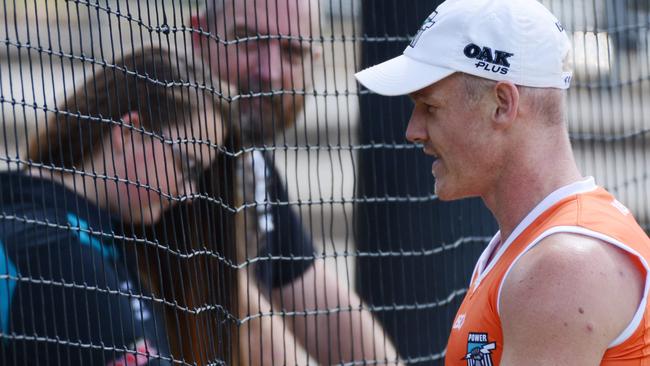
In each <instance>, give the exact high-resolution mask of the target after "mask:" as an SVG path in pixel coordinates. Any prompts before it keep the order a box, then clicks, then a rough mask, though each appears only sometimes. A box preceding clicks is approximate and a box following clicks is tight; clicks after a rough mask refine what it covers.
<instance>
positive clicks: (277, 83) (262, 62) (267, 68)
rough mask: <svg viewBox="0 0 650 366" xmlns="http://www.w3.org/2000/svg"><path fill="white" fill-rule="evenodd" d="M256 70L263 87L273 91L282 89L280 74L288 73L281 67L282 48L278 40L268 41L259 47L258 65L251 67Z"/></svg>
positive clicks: (283, 66) (286, 66) (285, 66)
mask: <svg viewBox="0 0 650 366" xmlns="http://www.w3.org/2000/svg"><path fill="white" fill-rule="evenodd" d="M253 67H256V68H257V70H258V77H259V80H260V82H261V83H262V84H263V86H264V87H270V88H271V89H273V90H276V89H280V88H282V73H283V72H288V70H283V68H288V67H289V66H288V65H282V48H281V45H280V42H279V41H278V40H270V41H269V42H263V43H260V45H259V65H253Z"/></svg>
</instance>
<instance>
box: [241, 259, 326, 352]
mask: <svg viewBox="0 0 650 366" xmlns="http://www.w3.org/2000/svg"><path fill="white" fill-rule="evenodd" d="M249 279H250V278H249V276H248V275H247V273H246V272H245V271H241V272H240V273H239V274H238V278H237V281H238V293H239V302H240V314H241V317H242V318H246V321H245V322H244V323H243V324H242V325H241V326H240V328H239V355H240V362H239V364H242V365H312V364H316V360H315V359H314V358H310V357H309V355H308V354H307V352H306V351H305V349H304V348H303V347H302V345H301V344H300V343H299V342H297V341H296V339H295V338H294V335H293V333H292V332H291V331H290V329H288V328H287V327H286V324H285V323H284V318H283V317H282V316H280V315H270V314H271V313H272V308H271V304H270V303H269V301H268V300H267V299H266V298H265V297H264V296H262V294H261V293H260V291H259V288H258V287H257V285H256V284H255V282H254V281H250V280H249ZM260 314H262V315H261V316H260Z"/></svg>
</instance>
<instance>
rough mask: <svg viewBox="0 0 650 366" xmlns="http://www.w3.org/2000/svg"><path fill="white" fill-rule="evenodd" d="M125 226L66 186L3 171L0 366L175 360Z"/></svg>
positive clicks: (164, 362)
mask: <svg viewBox="0 0 650 366" xmlns="http://www.w3.org/2000/svg"><path fill="white" fill-rule="evenodd" d="M117 227H119V226H117V225H115V221H114V220H113V219H112V218H111V216H110V214H109V213H108V212H106V211H104V210H102V209H100V208H98V207H97V206H95V205H94V204H92V203H91V202H89V201H88V200H86V199H84V198H83V197H81V196H80V195H78V194H76V193H75V192H73V191H71V190H69V189H67V188H65V187H64V186H63V185H61V184H58V183H55V182H53V181H51V180H44V179H40V178H36V177H30V176H27V175H25V174H22V173H16V172H13V173H0V364H7V365H28V364H29V365H73V364H74V365H168V364H171V362H170V358H169V347H168V344H167V337H166V333H165V327H164V322H163V318H162V315H161V314H162V309H161V308H160V306H161V305H160V303H159V302H155V301H152V296H151V294H150V293H149V292H148V291H147V290H146V289H144V288H143V287H142V286H141V285H140V281H139V280H138V273H137V270H136V268H137V265H136V264H135V263H134V260H133V258H132V257H131V256H129V255H127V253H126V250H125V248H126V247H127V246H128V245H129V243H128V242H124V241H121V240H119V239H117V238H119V237H120V235H116V233H115V229H116V228H117ZM130 245H131V246H133V242H131V244H130Z"/></svg>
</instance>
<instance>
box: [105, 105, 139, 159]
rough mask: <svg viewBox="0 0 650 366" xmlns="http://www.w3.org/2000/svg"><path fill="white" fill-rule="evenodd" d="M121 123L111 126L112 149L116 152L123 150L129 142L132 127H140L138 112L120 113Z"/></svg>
mask: <svg viewBox="0 0 650 366" xmlns="http://www.w3.org/2000/svg"><path fill="white" fill-rule="evenodd" d="M120 121H121V123H119V124H117V123H116V124H114V125H113V127H112V128H111V139H112V141H111V142H112V145H111V147H112V149H113V151H116V152H124V147H125V146H126V145H127V144H130V142H131V134H132V133H133V129H134V128H138V129H139V128H140V126H141V122H140V114H139V113H138V112H136V111H130V112H127V113H125V114H124V115H122V117H121V118H120Z"/></svg>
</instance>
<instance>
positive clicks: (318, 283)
mask: <svg viewBox="0 0 650 366" xmlns="http://www.w3.org/2000/svg"><path fill="white" fill-rule="evenodd" d="M333 264H334V263H333V261H332V263H326V261H322V260H319V261H316V262H314V265H313V266H311V267H310V268H308V269H307V271H305V273H304V274H303V276H302V277H300V278H298V279H296V280H295V281H294V282H293V283H291V284H289V285H286V286H284V287H282V288H281V289H277V290H274V291H273V299H274V303H275V304H277V305H278V306H280V305H281V306H282V308H283V309H285V310H287V311H297V312H304V311H307V312H318V314H311V315H307V316H303V315H296V316H295V317H293V318H287V323H288V325H290V326H291V327H292V328H293V330H294V333H295V335H296V338H298V339H299V340H300V341H301V342H303V344H304V345H305V347H306V348H307V350H308V351H309V353H310V354H312V355H314V356H315V357H317V358H318V361H319V363H321V364H338V363H348V362H354V361H357V362H362V361H364V360H377V361H379V363H389V364H395V363H398V361H397V353H396V351H395V347H394V346H393V344H392V343H391V341H390V340H389V339H388V338H387V336H386V334H385V333H384V331H383V329H382V327H381V325H380V324H379V323H378V322H377V321H376V320H375V319H374V318H373V316H372V315H371V313H370V312H369V311H367V310H365V309H363V310H360V308H361V306H362V302H361V300H360V298H359V296H358V295H357V294H356V293H355V292H354V291H353V290H352V289H351V288H350V287H349V286H348V285H347V284H346V283H345V281H342V280H341V279H339V277H338V276H337V275H336V271H335V267H334V266H333Z"/></svg>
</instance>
